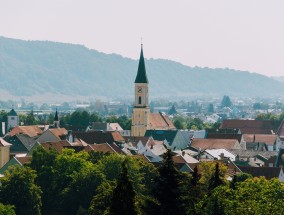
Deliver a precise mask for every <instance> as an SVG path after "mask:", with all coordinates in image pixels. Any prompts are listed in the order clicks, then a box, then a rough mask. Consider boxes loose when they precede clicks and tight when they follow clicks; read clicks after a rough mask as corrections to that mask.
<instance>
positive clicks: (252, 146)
mask: <svg viewBox="0 0 284 215" xmlns="http://www.w3.org/2000/svg"><path fill="white" fill-rule="evenodd" d="M243 139H244V141H245V143H246V149H248V150H262V151H264V150H267V151H278V150H279V148H283V144H282V141H281V140H280V138H279V136H278V135H276V134H244V135H243Z"/></svg>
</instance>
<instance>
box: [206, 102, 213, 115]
mask: <svg viewBox="0 0 284 215" xmlns="http://www.w3.org/2000/svg"><path fill="white" fill-rule="evenodd" d="M207 112H208V113H209V114H212V113H214V106H213V104H209V106H208V110H207Z"/></svg>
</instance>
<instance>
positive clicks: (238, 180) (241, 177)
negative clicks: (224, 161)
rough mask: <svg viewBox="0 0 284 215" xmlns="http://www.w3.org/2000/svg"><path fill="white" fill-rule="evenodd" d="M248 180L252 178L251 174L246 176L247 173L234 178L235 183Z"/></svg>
mask: <svg viewBox="0 0 284 215" xmlns="http://www.w3.org/2000/svg"><path fill="white" fill-rule="evenodd" d="M249 178H252V175H251V174H248V173H240V174H238V175H237V176H236V181H237V182H243V181H245V180H247V179H249Z"/></svg>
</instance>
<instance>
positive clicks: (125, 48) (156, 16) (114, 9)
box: [0, 0, 284, 76]
mask: <svg viewBox="0 0 284 215" xmlns="http://www.w3.org/2000/svg"><path fill="white" fill-rule="evenodd" d="M0 35H1V36H5V37H12V38H19V39H25V40H26V39H28V40H51V41H59V42H67V43H76V44H83V45H85V46H87V47H89V48H92V49H96V50H99V51H101V52H105V53H117V54H121V55H123V56H126V57H130V58H135V59H137V58H138V57H139V49H140V38H141V37H143V38H144V39H143V43H144V54H145V57H146V58H164V59H170V60H175V61H178V62H181V63H183V64H185V65H189V66H202V67H205V66H207V67H213V68H215V67H229V68H234V69H240V70H248V71H251V72H257V73H261V74H266V75H268V76H272V75H284V0H234V1H233V0H206V1H205V0H175V1H170V0H141V1H136V0H112V1H111V0H100V1H98V0H80V1H79V0H0ZM78 57H80V56H78Z"/></svg>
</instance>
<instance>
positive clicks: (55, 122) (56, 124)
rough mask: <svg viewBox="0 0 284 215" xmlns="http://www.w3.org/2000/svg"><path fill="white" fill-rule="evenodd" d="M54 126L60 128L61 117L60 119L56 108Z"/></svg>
mask: <svg viewBox="0 0 284 215" xmlns="http://www.w3.org/2000/svg"><path fill="white" fill-rule="evenodd" d="M53 124H54V127H55V128H59V117H58V112H57V108H56V111H55V116H54V120H53Z"/></svg>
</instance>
